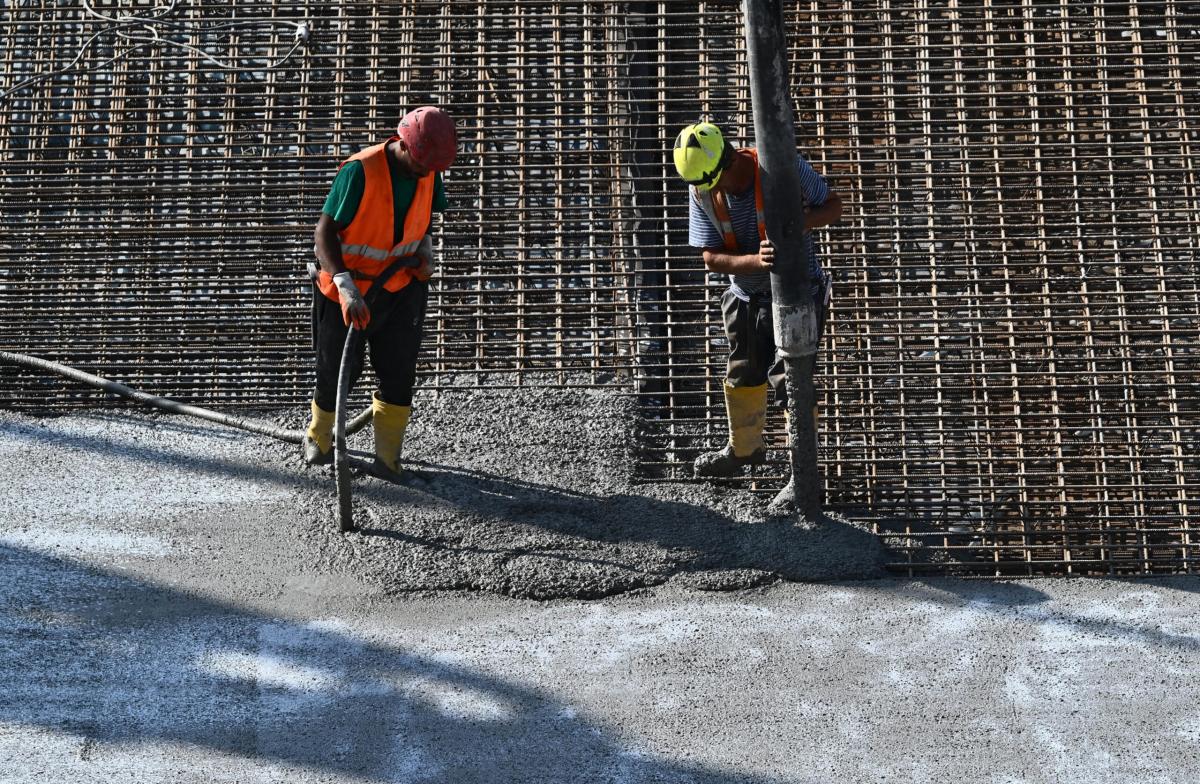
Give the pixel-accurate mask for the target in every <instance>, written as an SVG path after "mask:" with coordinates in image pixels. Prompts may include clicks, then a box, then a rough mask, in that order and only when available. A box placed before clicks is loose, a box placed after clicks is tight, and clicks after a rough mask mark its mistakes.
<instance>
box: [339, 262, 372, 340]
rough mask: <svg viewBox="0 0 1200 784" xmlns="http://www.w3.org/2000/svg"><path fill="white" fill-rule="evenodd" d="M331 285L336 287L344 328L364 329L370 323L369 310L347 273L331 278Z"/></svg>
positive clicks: (352, 279)
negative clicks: (344, 323)
mask: <svg viewBox="0 0 1200 784" xmlns="http://www.w3.org/2000/svg"><path fill="white" fill-rule="evenodd" d="M333 284H334V285H335V286H337V290H338V299H339V301H340V302H341V305H342V319H343V320H344V321H345V322H346V326H347V327H349V326H353V327H354V328H355V329H366V328H367V324H369V323H370V322H371V309H370V308H369V307H367V301H366V300H365V299H363V295H362V292H360V291H359V290H358V286H357V285H355V283H354V278H353V277H351V275H350V273H349V272H340V273H338V274H337V275H334V276H333Z"/></svg>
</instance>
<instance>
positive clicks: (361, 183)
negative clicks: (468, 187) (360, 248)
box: [321, 159, 447, 243]
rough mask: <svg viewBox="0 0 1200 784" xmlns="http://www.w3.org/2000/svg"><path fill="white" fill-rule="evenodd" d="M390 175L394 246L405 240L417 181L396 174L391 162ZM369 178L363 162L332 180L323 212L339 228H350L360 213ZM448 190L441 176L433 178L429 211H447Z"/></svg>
mask: <svg viewBox="0 0 1200 784" xmlns="http://www.w3.org/2000/svg"><path fill="white" fill-rule="evenodd" d="M388 171H389V172H390V173H391V175H392V214H393V215H394V216H395V217H394V221H395V238H394V239H393V240H392V241H393V242H395V243H398V242H400V240H401V239H402V238H403V237H404V218H405V216H407V215H408V205H410V204H412V200H413V194H414V193H416V192H417V180H416V179H415V178H413V177H406V176H405V175H403V174H400V173H399V172H397V171H396V169H395V167H393V166H392V162H391V160H390V159H389V160H388ZM366 185H367V176H366V175H365V174H363V165H362V162H361V161H350V162H349V163H347V164H346V165H345V166H343V167H342V168H341V169H340V170H339V171H338V173H337V176H336V177H334V178H333V187H332V188H330V189H329V195H328V196H326V197H325V206H324V207H322V208H321V212H323V213H325V214H326V215H328V216H329V217H331V218H333V220H334V222H335V223H337V224H338V225H339V226H348V225H349V224H350V221H352V220H354V214H355V213H356V212H358V203H359V202H360V201H362V195H363V190H365V189H366ZM446 206H447V205H446V188H445V186H444V185H442V175H441V173H440V172H439V173H437V174H435V175H434V177H433V204H432V205H430V210H431V211H433V212H443V211H445V209H446Z"/></svg>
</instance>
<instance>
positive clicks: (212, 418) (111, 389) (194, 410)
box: [0, 351, 371, 444]
mask: <svg viewBox="0 0 1200 784" xmlns="http://www.w3.org/2000/svg"><path fill="white" fill-rule="evenodd" d="M0 360H4V361H5V362H12V363H13V364H16V365H24V366H25V367H30V368H34V369H37V370H48V371H50V372H52V373H57V374H59V375H60V376H65V377H66V378H70V379H74V380H75V381H82V382H83V383H85V384H90V385H92V386H94V387H98V388H100V389H103V390H104V391H105V392H108V393H110V394H113V395H119V396H121V397H127V398H129V399H131V400H136V401H138V402H139V403H145V404H147V405H150V406H154V407H155V408H161V409H163V410H164V411H170V412H171V413H173V414H186V415H187V416H194V417H198V418H200V419H205V420H208V421H209V422H216V423H217V424H220V425H225V426H227V427H235V428H237V429H239V430H247V431H249V432H251V433H258V434H259V435H264V436H269V437H270V438H275V439H278V440H280V441H286V442H288V443H291V444H299V443H300V442H301V441H302V440H303V438H304V432H303V431H301V430H286V429H284V428H281V427H276V426H274V425H270V424H267V423H266V422H257V421H255V420H253V419H246V418H244V417H235V416H230V415H229V414H222V413H220V412H217V411H210V410H208V409H206V408H199V407H197V406H189V405H187V404H186V403H180V402H178V401H176V400H171V399H169V398H165V397H158V396H156V395H150V394H147V393H145V392H139V391H138V390H136V389H134V388H133V387H128V386H125V385H124V384H119V383H117V382H116V381H109V380H108V379H106V378H101V377H100V376H94V375H92V374H91V373H85V372H84V371H82V370H78V369H76V368H73V367H68V366H67V365H62V364H59V363H58V362H51V361H50V360H48V359H41V358H39V357H31V356H29V355H28V354H15V353H13V352H10V351H0ZM370 419H371V409H370V408H368V409H367V410H366V411H363V412H362V413H361V414H359V415H358V416H356V417H355V418H354V420H353V421H351V422H349V423H348V424H347V425H346V434H347V435H353V434H354V433H356V432H358V431H359V430H361V429H362V428H363V427H364V426H365V425H366V424H367V422H369V421H370ZM356 425H357V427H356Z"/></svg>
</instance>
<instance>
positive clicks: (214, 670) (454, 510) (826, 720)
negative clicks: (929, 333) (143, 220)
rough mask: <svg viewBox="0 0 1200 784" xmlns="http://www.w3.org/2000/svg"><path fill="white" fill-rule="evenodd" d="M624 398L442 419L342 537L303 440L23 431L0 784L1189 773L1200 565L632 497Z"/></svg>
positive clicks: (8, 508)
mask: <svg viewBox="0 0 1200 784" xmlns="http://www.w3.org/2000/svg"><path fill="white" fill-rule="evenodd" d="M626 405H627V404H626V402H625V401H624V400H623V399H621V398H619V397H618V396H608V395H603V394H597V393H590V392H572V391H564V390H558V391H550V392H544V393H540V396H539V394H536V393H531V392H525V391H522V392H521V393H520V394H519V395H518V394H517V393H512V392H463V393H458V394H453V395H443V396H442V397H440V398H438V399H426V400H423V401H422V405H421V407H420V409H419V410H418V413H417V417H416V419H415V420H414V425H413V430H412V437H411V439H410V445H409V446H410V449H409V454H410V455H412V456H413V457H415V458H416V459H418V460H420V461H422V462H421V463H420V464H419V465H418V470H419V471H420V472H421V473H422V474H423V475H424V478H423V479H416V480H414V481H413V482H412V483H410V484H408V485H406V486H403V487H396V486H389V485H385V484H383V483H381V482H377V481H376V480H369V479H362V480H360V481H359V482H358V484H357V487H358V489H359V494H358V501H357V504H358V506H357V510H358V513H359V516H360V517H361V519H362V521H363V523H364V528H365V530H364V531H361V532H358V533H354V534H351V535H340V534H336V533H335V532H334V528H335V524H334V521H333V498H332V492H333V488H332V482H331V481H330V479H329V476H328V473H327V471H325V470H316V469H305V468H302V467H300V466H299V461H298V449H296V448H294V447H290V446H286V445H279V444H273V443H270V442H267V441H265V440H264V439H261V438H259V437H257V436H251V435H248V434H244V433H240V432H236V431H225V430H221V429H219V428H214V427H210V426H208V425H207V424H204V423H199V424H195V423H192V422H190V421H188V420H183V419H178V418H169V417H157V416H153V415H148V414H145V413H144V412H141V411H133V412H127V411H121V412H114V411H93V412H81V413H79V414H77V415H73V416H70V417H64V418H60V419H46V420H36V419H30V418H27V417H22V416H17V415H13V414H6V413H0V466H2V468H3V472H4V476H5V480H6V481H5V482H4V483H0V782H4V784H8V782H27V781H72V782H104V784H112V783H113V782H125V781H129V782H145V781H171V782H233V781H237V782H284V781H286V782H300V783H303V784H307V783H308V782H336V783H337V784H342V783H343V782H346V783H348V782H417V781H431V782H445V783H446V784H450V783H451V782H453V783H454V784H460V783H462V784H474V783H475V782H479V783H481V784H482V783H483V782H562V781H571V782H618V781H621V782H639V783H640V782H701V783H703V784H733V783H734V782H750V783H751V784H760V783H761V784H766V783H767V782H829V781H846V782H868V781H870V782H893V781H894V782H901V781H903V782H910V781H981V782H996V783H997V784H998V783H999V782H1057V781H1064V780H1068V779H1071V780H1080V781H1096V782H1110V781H1111V782H1143V781H1144V782H1176V781H1192V780H1195V779H1196V778H1197V776H1198V775H1200V710H1198V709H1197V702H1196V685H1195V684H1196V678H1195V673H1196V672H1197V671H1200V612H1197V609H1198V604H1200V579H1197V578H1175V579H1164V580H1145V581H1109V580H1035V581H1022V582H983V581H958V580H950V579H946V580H937V581H931V582H906V581H897V580H893V579H887V578H879V577H878V574H879V572H878V557H879V552H880V551H879V549H878V548H879V545H878V543H877V542H875V541H874V539H873V538H872V537H870V536H868V535H867V534H866V533H865V532H863V531H860V530H859V529H858V528H856V527H855V526H853V525H852V524H849V523H844V522H837V521H834V522H836V524H829V525H827V526H822V527H820V528H818V529H817V530H816V531H806V530H803V529H800V528H798V527H795V526H790V525H785V524H781V523H779V522H772V521H769V520H766V519H765V518H763V517H762V516H761V514H760V508H759V506H758V504H762V503H764V501H763V500H759V501H757V502H756V501H755V499H752V498H749V497H745V496H742V495H740V494H738V493H731V492H728V491H724V490H718V489H715V488H708V487H704V486H691V485H684V486H678V485H641V484H639V483H637V482H635V481H633V479H632V459H631V453H630V450H631V448H632V447H631V446H630V444H631V443H632V441H633V439H631V431H630V429H629V428H631V427H635V426H636V425H635V424H631V423H632V418H631V417H630V416H629V415H628V414H629V411H628V409H627V408H625V406H626ZM292 417H293V418H295V417H296V415H295V414H293V415H292ZM285 418H286V417H285ZM290 424H292V425H296V424H298V420H295V421H291V422H290ZM366 443H367V442H366V440H365V438H364V439H361V440H359V442H358V445H359V446H360V447H363V446H365V445H366ZM547 461H550V462H547ZM547 466H549V467H547ZM864 576H866V577H871V578H872V579H866V580H862V579H857V578H861V577H864ZM852 578H853V579H852ZM811 580H822V581H824V582H811ZM450 589H465V590H450ZM599 596H604V597H605V598H600V599H595V598H589V597H599ZM514 597H516V598H514ZM535 597H557V598H535ZM581 597H583V598H581Z"/></svg>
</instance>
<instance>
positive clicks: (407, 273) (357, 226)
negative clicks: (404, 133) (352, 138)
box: [317, 136, 436, 302]
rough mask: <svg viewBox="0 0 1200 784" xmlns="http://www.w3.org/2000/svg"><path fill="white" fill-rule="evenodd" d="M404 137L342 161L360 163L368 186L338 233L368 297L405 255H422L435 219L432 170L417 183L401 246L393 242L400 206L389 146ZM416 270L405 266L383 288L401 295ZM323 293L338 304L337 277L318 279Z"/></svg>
mask: <svg viewBox="0 0 1200 784" xmlns="http://www.w3.org/2000/svg"><path fill="white" fill-rule="evenodd" d="M398 138H400V137H398V136H393V137H392V138H391V139H388V140H387V141H386V142H384V143H383V144H376V145H374V146H373V147H368V148H366V149H365V150H363V151H362V152H359V153H358V154H356V155H351V156H350V157H349V158H347V159H346V160H344V161H342V164H341V166H339V167H338V169H339V170H341V168H342V166H345V165H346V164H347V163H349V162H350V161H360V162H361V163H362V167H363V175H364V177H365V180H366V182H365V184H364V186H363V195H362V200H361V201H359V203H358V211H357V212H355V213H354V218H353V220H351V221H350V225H349V226H347V227H346V228H345V229H343V230H342V231H339V232H338V238H339V239H340V240H341V243H342V261H343V262H344V263H345V265H346V269H347V270H349V271H350V275H351V277H353V278H354V283H355V285H357V286H358V290H359V291H361V292H362V293H363V294H364V295H365V294H366V293H367V290H368V289H369V288H371V284H372V283H374V282H375V278H377V277H379V275H380V273H382V272H383V271H384V270H385V269H387V268H388V267H389V266H390V265H391V263H392V262H393V261H395V260H396V259H398V258H401V257H403V256H411V255H413V254H414V253H416V252H417V246H418V245H420V244H421V240H422V239H423V238H424V237H425V233H426V232H428V231H429V222H430V220H431V219H432V217H433V214H432V206H433V180H434V177H435V176H436V175H435V174H434V173H433V172H430V173H429V174H427V175H425V176H424V177H422V178H421V179H419V180H417V190H416V192H415V193H414V194H413V199H412V203H411V204H409V205H408V214H407V215H405V217H404V236H402V237H401V238H400V242H399V244H397V245H393V244H392V240H393V239H394V238H395V235H394V232H395V230H396V223H395V220H396V219H395V215H394V212H395V206H394V205H395V202H394V201H393V200H392V176H391V173H390V172H389V171H388V162H387V146H388V144H389V143H390V142H392V141H393V140H395V139H398ZM415 274H416V271H415V270H414V269H412V268H410V267H403V268H401V269H398V270H396V271H395V272H394V273H392V276H391V277H390V278H388V280H387V282H386V283H384V284H383V287H384V288H385V289H386V290H388V291H392V292H395V291H399V290H400V289H402V288H404V287H405V286H407V285H408V284H409V283H411V282H412V279H413V277H415ZM317 285H318V286H320V288H321V293H322V294H324V295H325V296H326V297H329V298H330V299H331V300H333V301H334V302H338V301H339V299H338V290H337V285H336V284H335V283H334V282H333V276H332V275H330V274H329V273H328V272H326V271H325V270H321V274H320V276H319V277H318V279H317Z"/></svg>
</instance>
